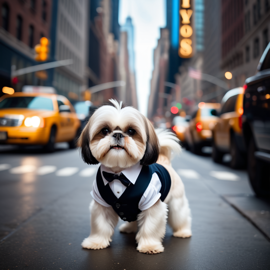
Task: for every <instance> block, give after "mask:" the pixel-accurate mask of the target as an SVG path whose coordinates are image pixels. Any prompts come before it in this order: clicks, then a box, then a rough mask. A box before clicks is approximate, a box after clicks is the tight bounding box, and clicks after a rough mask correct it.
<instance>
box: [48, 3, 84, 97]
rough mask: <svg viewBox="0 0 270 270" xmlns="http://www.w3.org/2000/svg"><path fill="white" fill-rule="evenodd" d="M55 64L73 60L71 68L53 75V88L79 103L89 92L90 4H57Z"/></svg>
mask: <svg viewBox="0 0 270 270" xmlns="http://www.w3.org/2000/svg"><path fill="white" fill-rule="evenodd" d="M53 11H54V13H53V16H54V17H53V27H54V28H56V29H52V31H51V43H52V46H53V50H52V53H51V60H53V61H58V60H66V59H71V60H72V61H73V63H72V64H71V65H69V66H64V67H59V68H56V69H53V70H52V71H50V72H52V82H51V84H52V85H53V86H54V87H55V88H56V89H57V92H58V93H59V94H62V95H64V96H66V97H68V98H69V99H71V100H79V99H80V98H81V92H82V91H83V90H85V89H86V88H87V76H86V66H87V60H86V59H87V45H88V44H87V18H88V12H87V11H88V1H87V0H80V1H74V0H73V1H65V0H58V1H54V7H53ZM55 30H56V31H55Z"/></svg>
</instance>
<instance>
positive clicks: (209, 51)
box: [201, 0, 226, 102]
mask: <svg viewBox="0 0 270 270" xmlns="http://www.w3.org/2000/svg"><path fill="white" fill-rule="evenodd" d="M204 6H205V8H204V37H205V38H204V50H203V55H202V57H203V63H202V73H204V74H207V75H211V76H213V77H215V78H217V79H219V80H223V78H224V73H223V71H222V70H221V66H220V65H221V35H222V31H221V19H220V13H221V1H211V0H204ZM201 87H202V93H201V95H202V97H201V101H204V102H219V101H220V100H221V98H222V97H223V95H224V93H225V91H226V90H225V89H224V88H221V87H220V86H218V85H216V84H214V83H212V82H208V81H201Z"/></svg>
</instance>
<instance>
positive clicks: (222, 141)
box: [212, 87, 245, 169]
mask: <svg viewBox="0 0 270 270" xmlns="http://www.w3.org/2000/svg"><path fill="white" fill-rule="evenodd" d="M243 98H244V89H243V87H238V88H235V89H232V90H230V91H228V92H227V93H226V94H225V96H224V97H223V99H222V102H221V109H220V112H218V116H219V119H218V121H217V123H216V125H215V126H214V127H213V130H212V132H213V150H212V158H213V160H214V161H215V162H217V163H219V162H221V161H222V158H223V155H224V154H225V153H230V154H231V161H230V165H231V167H232V168H234V169H236V168H241V167H243V166H244V164H245V158H244V153H245V145H244V140H243V136H242V115H243Z"/></svg>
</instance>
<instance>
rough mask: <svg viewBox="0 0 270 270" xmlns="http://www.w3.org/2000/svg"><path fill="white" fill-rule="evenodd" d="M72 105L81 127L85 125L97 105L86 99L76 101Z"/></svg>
mask: <svg viewBox="0 0 270 270" xmlns="http://www.w3.org/2000/svg"><path fill="white" fill-rule="evenodd" d="M73 106H74V109H75V111H76V114H77V116H78V118H79V119H80V121H81V129H83V128H84V127H85V125H86V124H87V122H88V120H89V118H90V117H91V115H92V114H93V113H94V112H95V110H96V109H97V107H96V106H94V105H93V104H92V102H91V101H88V100H87V101H78V102H76V103H74V104H73Z"/></svg>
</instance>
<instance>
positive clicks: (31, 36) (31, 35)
mask: <svg viewBox="0 0 270 270" xmlns="http://www.w3.org/2000/svg"><path fill="white" fill-rule="evenodd" d="M34 31H35V29H34V26H33V25H30V26H29V42H28V45H29V47H30V48H34Z"/></svg>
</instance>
